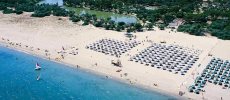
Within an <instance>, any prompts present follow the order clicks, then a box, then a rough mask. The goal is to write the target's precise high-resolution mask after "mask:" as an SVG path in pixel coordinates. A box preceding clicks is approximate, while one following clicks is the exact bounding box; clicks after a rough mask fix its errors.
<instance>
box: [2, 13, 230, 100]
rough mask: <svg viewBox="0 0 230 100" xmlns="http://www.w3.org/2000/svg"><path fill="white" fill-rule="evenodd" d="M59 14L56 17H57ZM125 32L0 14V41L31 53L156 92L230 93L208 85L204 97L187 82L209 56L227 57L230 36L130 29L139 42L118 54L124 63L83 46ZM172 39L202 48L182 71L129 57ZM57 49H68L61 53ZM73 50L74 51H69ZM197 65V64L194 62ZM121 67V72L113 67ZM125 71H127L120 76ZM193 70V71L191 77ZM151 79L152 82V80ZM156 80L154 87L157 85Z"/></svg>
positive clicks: (213, 96) (211, 98) (211, 99)
mask: <svg viewBox="0 0 230 100" xmlns="http://www.w3.org/2000/svg"><path fill="white" fill-rule="evenodd" d="M59 18H61V20H59ZM124 34H125V32H116V31H110V30H104V29H100V28H95V27H94V26H92V25H88V26H81V25H80V24H79V23H72V22H71V21H69V20H68V18H64V17H55V16H49V17H44V18H32V17H30V13H24V14H22V15H15V14H9V15H3V14H2V13H0V43H1V44H3V45H5V46H9V47H11V48H15V49H17V50H23V51H25V52H27V53H30V54H35V55H39V56H42V57H45V58H47V59H51V60H55V61H58V62H63V63H67V64H71V65H74V66H75V67H77V66H80V68H83V69H87V70H89V71H94V72H98V73H100V74H103V75H105V76H108V78H114V79H120V80H122V81H125V82H126V83H129V84H133V85H140V86H143V87H145V88H148V89H153V90H155V91H161V92H164V93H167V94H171V95H178V93H179V91H183V92H185V94H184V95H183V97H185V98H188V99H189V98H191V99H195V100H200V99H202V98H203V97H204V98H205V99H208V100H218V99H220V98H221V97H222V98H223V100H226V99H228V98H230V94H228V93H229V92H230V90H229V89H222V87H221V86H217V85H212V84H208V85H207V86H205V90H206V92H204V93H203V96H202V95H201V94H200V95H197V94H194V93H189V92H188V89H187V88H188V87H189V86H190V85H192V84H193V83H194V79H195V78H193V77H196V76H197V73H201V72H202V70H203V69H204V68H205V67H206V65H207V64H208V62H209V61H210V60H211V59H212V57H211V56H208V55H210V54H211V55H212V56H213V57H218V58H222V59H226V60H230V52H229V51H230V41H224V40H219V39H217V38H215V37H206V36H199V37H198V36H192V35H189V34H186V33H181V32H170V29H166V30H163V31H162V30H159V29H157V28H155V30H154V31H147V32H140V33H135V35H136V37H137V38H136V40H137V41H140V42H141V44H140V45H138V46H137V47H135V48H133V49H131V50H130V51H128V52H127V53H125V54H122V55H121V57H120V58H119V60H120V61H121V63H122V65H123V67H122V68H120V67H115V66H113V65H112V64H111V60H117V59H118V58H116V57H114V56H109V55H105V54H103V53H99V52H95V51H92V50H89V49H86V46H87V45H89V44H91V43H94V42H96V41H98V40H100V39H104V38H111V39H116V40H120V41H129V39H128V38H127V37H126V36H125V35H124ZM146 37H148V40H151V41H153V42H154V43H160V42H162V41H165V42H166V44H175V45H180V46H183V47H188V48H193V49H199V50H202V53H201V54H200V55H199V60H198V61H197V62H196V64H195V65H194V66H193V67H192V68H191V69H190V70H189V71H188V73H186V74H185V75H184V76H182V75H179V74H173V73H170V72H168V71H164V70H161V69H157V68H152V67H150V66H145V65H143V64H139V63H136V62H132V61H129V59H130V56H127V54H129V55H131V56H134V55H135V54H138V52H140V51H141V50H144V49H145V48H146V47H148V46H150V45H151V43H150V42H146ZM62 48H64V49H65V51H66V52H67V53H66V54H63V57H64V59H62V56H61V54H60V53H58V52H60V51H62ZM137 50H138V51H137ZM72 51H74V52H77V54H76V55H71V54H68V53H69V52H72ZM198 65H200V67H198ZM119 69H121V70H122V71H121V72H116V71H117V70H119ZM126 73H127V76H126V75H125V74H126ZM192 73H196V74H195V76H193V75H192ZM154 84H155V85H154ZM156 84H157V86H156Z"/></svg>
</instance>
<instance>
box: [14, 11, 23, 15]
mask: <svg viewBox="0 0 230 100" xmlns="http://www.w3.org/2000/svg"><path fill="white" fill-rule="evenodd" d="M14 12H15V13H16V14H18V15H20V14H22V13H23V11H22V10H15V11H14Z"/></svg>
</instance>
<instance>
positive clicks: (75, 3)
mask: <svg viewBox="0 0 230 100" xmlns="http://www.w3.org/2000/svg"><path fill="white" fill-rule="evenodd" d="M64 2H65V4H66V5H67V6H72V7H85V8H90V9H94V10H100V11H112V12H115V13H120V14H133V15H136V16H137V18H138V19H139V20H141V21H142V22H143V23H142V25H144V24H145V23H146V22H148V23H151V24H153V25H155V23H156V22H159V21H163V23H161V24H160V25H158V26H159V28H160V29H164V28H165V27H166V26H167V25H168V24H169V23H170V22H172V21H173V20H174V19H175V18H182V19H184V20H185V24H184V25H181V26H180V27H179V28H178V31H182V32H188V33H190V34H192V35H198V36H202V35H205V34H204V33H206V32H210V33H211V35H213V36H216V37H218V38H221V39H229V40H230V37H229V30H227V29H225V30H224V31H221V30H219V29H212V28H211V26H212V25H213V24H210V23H212V22H215V21H217V20H220V19H225V20H229V19H230V1H229V0H207V1H205V2H204V1H203V0H64ZM146 6H148V7H150V8H151V7H152V6H157V7H158V8H157V9H154V10H153V9H147V8H146ZM225 27H229V24H227V25H226V26H225Z"/></svg>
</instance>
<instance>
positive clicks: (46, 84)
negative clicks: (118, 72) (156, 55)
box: [0, 46, 175, 100]
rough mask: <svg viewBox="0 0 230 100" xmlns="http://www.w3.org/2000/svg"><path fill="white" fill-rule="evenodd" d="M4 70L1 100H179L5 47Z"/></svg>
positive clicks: (0, 53) (0, 63)
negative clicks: (36, 68)
mask: <svg viewBox="0 0 230 100" xmlns="http://www.w3.org/2000/svg"><path fill="white" fill-rule="evenodd" d="M36 62H38V63H39V64H40V66H41V67H42V69H41V70H40V71H35V70H34V68H35V63H36ZM0 69H1V70H0V83H1V85H0V100H169V99H170V100H175V98H174V97H171V96H168V95H163V94H160V93H158V92H154V91H149V90H145V89H141V88H138V87H135V86H132V85H128V84H124V83H121V82H118V81H115V80H112V79H106V78H105V76H99V75H96V74H93V73H90V72H86V71H83V70H80V69H75V68H72V67H69V66H66V65H62V64H59V63H55V62H52V61H48V60H44V59H41V58H38V57H34V56H31V55H28V54H25V53H22V52H17V51H14V50H11V49H8V48H4V47H1V46H0ZM38 75H39V76H40V80H37V76H38Z"/></svg>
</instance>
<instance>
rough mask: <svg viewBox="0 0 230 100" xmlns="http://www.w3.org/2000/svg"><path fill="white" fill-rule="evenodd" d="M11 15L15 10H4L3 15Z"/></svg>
mask: <svg viewBox="0 0 230 100" xmlns="http://www.w3.org/2000/svg"><path fill="white" fill-rule="evenodd" d="M11 13H14V10H12V9H8V8H6V9H4V10H3V14H11Z"/></svg>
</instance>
